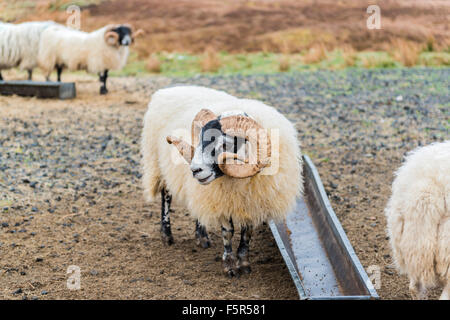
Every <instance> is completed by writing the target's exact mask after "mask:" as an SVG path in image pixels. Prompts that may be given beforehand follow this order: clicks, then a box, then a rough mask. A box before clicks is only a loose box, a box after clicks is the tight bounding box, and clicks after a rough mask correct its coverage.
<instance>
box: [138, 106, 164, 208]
mask: <svg viewBox="0 0 450 320" xmlns="http://www.w3.org/2000/svg"><path fill="white" fill-rule="evenodd" d="M153 136H154V133H153V126H152V123H151V117H150V116H148V113H147V114H146V116H145V117H144V129H143V133H142V140H141V151H142V160H141V161H142V162H141V166H142V170H143V176H142V183H143V188H144V197H145V199H146V200H147V201H154V200H155V198H156V196H157V195H158V194H159V192H160V190H161V172H160V170H159V165H158V158H157V152H156V147H157V146H156V144H155V139H154V138H153Z"/></svg>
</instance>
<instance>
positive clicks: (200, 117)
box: [191, 109, 217, 147]
mask: <svg viewBox="0 0 450 320" xmlns="http://www.w3.org/2000/svg"><path fill="white" fill-rule="evenodd" d="M215 119H217V116H216V115H215V114H214V112H212V111H211V110H208V109H202V110H200V111H199V112H198V113H197V115H196V116H195V118H194V120H193V121H192V127H191V135H192V136H191V138H192V140H191V141H192V145H193V146H194V147H196V146H197V145H198V142H199V135H200V132H201V131H202V128H203V127H204V126H205V124H207V123H208V122H210V121H211V120H215Z"/></svg>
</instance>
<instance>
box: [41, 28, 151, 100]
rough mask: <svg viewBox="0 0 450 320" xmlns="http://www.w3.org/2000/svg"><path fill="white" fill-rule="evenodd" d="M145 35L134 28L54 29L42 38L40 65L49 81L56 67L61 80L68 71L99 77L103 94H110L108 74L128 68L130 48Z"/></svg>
mask: <svg viewBox="0 0 450 320" xmlns="http://www.w3.org/2000/svg"><path fill="white" fill-rule="evenodd" d="M142 33H143V31H142V30H138V31H137V32H133V28H132V27H131V26H130V25H108V26H106V27H103V28H101V29H98V30H96V31H93V32H90V33H88V32H83V31H78V30H74V29H70V28H66V27H63V26H55V27H51V28H48V29H46V30H45V32H43V34H42V37H41V45H40V48H39V54H38V61H39V66H40V67H41V68H42V69H43V70H44V73H45V75H46V78H47V81H48V80H49V77H50V74H51V73H52V71H53V69H55V68H56V70H57V74H58V75H57V77H58V81H61V73H62V71H63V69H64V68H68V69H69V70H71V71H75V70H86V71H87V72H89V73H95V74H98V75H99V79H100V82H102V86H101V88H100V94H106V93H107V92H108V90H107V88H106V80H107V78H108V71H109V70H120V69H122V68H123V67H124V66H125V64H126V63H127V59H128V53H129V47H128V46H129V45H131V44H132V43H133V41H134V38H135V37H138V36H139V35H141V34H142Z"/></svg>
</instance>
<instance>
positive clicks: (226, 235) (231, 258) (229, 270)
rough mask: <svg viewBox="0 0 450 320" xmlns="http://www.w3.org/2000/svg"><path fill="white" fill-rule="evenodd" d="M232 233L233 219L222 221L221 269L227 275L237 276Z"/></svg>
mask: <svg viewBox="0 0 450 320" xmlns="http://www.w3.org/2000/svg"><path fill="white" fill-rule="evenodd" d="M233 235H234V226H233V220H231V218H230V220H229V221H226V220H224V221H223V222H222V239H223V246H224V252H223V257H222V261H223V271H224V272H225V274H226V275H227V276H229V277H233V276H237V275H238V272H237V268H236V257H235V255H234V254H233V248H232V241H233Z"/></svg>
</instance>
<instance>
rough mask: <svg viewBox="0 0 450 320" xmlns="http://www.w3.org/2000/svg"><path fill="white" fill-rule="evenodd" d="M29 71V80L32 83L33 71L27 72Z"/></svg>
mask: <svg viewBox="0 0 450 320" xmlns="http://www.w3.org/2000/svg"><path fill="white" fill-rule="evenodd" d="M27 71H28V80H30V81H31V79H32V78H33V70H27Z"/></svg>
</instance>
